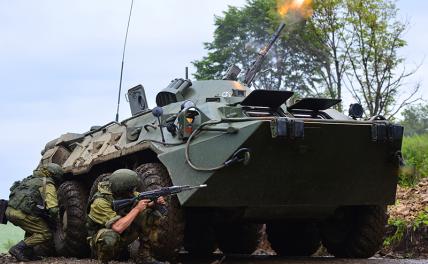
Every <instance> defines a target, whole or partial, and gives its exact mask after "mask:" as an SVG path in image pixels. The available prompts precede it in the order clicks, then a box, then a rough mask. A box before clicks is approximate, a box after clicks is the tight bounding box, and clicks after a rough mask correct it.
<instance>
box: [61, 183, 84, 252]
mask: <svg viewBox="0 0 428 264" xmlns="http://www.w3.org/2000/svg"><path fill="white" fill-rule="evenodd" d="M87 198H88V194H87V190H86V189H85V188H84V187H83V185H82V184H81V183H79V182H77V181H66V182H64V183H63V184H61V186H60V187H59V189H58V204H59V216H60V221H59V222H58V224H57V229H56V230H55V233H54V243H55V249H56V251H57V254H58V255H59V256H71V257H88V256H89V246H88V243H87V242H86V236H87V232H86V229H85V228H82V227H84V226H85V224H86V210H85V209H86V203H87Z"/></svg>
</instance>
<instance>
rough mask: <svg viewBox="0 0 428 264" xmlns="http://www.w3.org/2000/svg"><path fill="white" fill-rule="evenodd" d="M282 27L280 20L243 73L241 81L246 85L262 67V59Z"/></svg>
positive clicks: (283, 24) (283, 25)
mask: <svg viewBox="0 0 428 264" xmlns="http://www.w3.org/2000/svg"><path fill="white" fill-rule="evenodd" d="M284 28H285V23H284V22H282V23H281V24H280V25H279V27H278V29H277V30H276V31H275V33H274V34H273V36H272V38H271V39H270V41H269V42H268V44H267V45H266V46H265V47H264V48H263V49H261V50H260V52H259V55H258V56H257V59H256V60H255V61H254V62H253V64H252V65H251V67H250V68H249V69H248V71H247V72H246V73H245V79H244V82H243V83H244V84H245V85H247V86H248V87H251V84H252V82H253V80H254V78H255V77H256V75H257V73H258V72H259V71H260V70H261V68H262V64H263V61H264V59H265V58H266V55H267V53H268V52H269V50H270V49H271V48H272V46H273V44H274V43H275V42H276V40H277V39H278V38H279V36H280V35H281V32H282V30H283V29H284Z"/></svg>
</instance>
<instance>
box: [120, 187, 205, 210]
mask: <svg viewBox="0 0 428 264" xmlns="http://www.w3.org/2000/svg"><path fill="white" fill-rule="evenodd" d="M205 187H207V185H206V184H203V185H198V186H190V185H183V186H171V187H163V188H161V189H158V190H152V191H146V192H142V193H140V194H139V195H138V196H136V197H134V198H129V199H121V200H114V201H113V210H115V211H118V210H120V209H123V208H125V207H127V206H129V205H132V204H134V203H135V202H137V201H140V200H144V199H148V200H151V201H156V200H157V199H158V198H159V197H161V196H164V197H165V196H170V195H176V194H179V193H181V192H185V191H190V190H193V189H199V188H205ZM157 210H159V211H160V212H161V213H162V214H165V213H166V208H165V207H161V206H159V207H158V208H157Z"/></svg>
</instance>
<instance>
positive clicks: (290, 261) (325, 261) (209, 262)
mask: <svg viewBox="0 0 428 264" xmlns="http://www.w3.org/2000/svg"><path fill="white" fill-rule="evenodd" d="M0 263H18V262H16V261H14V259H13V258H12V257H10V256H7V255H1V256H0ZM27 263H30V264H47V263H49V264H96V263H99V262H97V261H95V260H90V259H74V258H47V259H44V260H42V261H32V262H27ZM110 263H111V264H129V263H132V262H117V261H112V262H110ZM179 263H181V264H428V259H419V260H416V259H380V258H372V259H364V260H361V259H357V260H355V259H353V260H350V259H335V258H279V257H275V256H269V257H265V256H263V257H261V256H251V257H238V256H237V257H227V258H223V257H220V256H219V257H215V258H211V259H192V258H189V257H182V259H181V260H180V262H179Z"/></svg>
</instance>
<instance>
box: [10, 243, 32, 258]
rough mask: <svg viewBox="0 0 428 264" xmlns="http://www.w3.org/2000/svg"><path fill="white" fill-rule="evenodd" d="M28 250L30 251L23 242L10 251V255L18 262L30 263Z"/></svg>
mask: <svg viewBox="0 0 428 264" xmlns="http://www.w3.org/2000/svg"><path fill="white" fill-rule="evenodd" d="M26 250H28V246H27V244H25V242H24V241H22V240H21V241H20V242H19V243H18V244H16V245H15V246H13V247H11V248H10V249H9V254H11V255H12V256H14V257H15V258H16V260H18V261H24V262H25V261H30V258H28V256H27V255H26V254H25V251H26Z"/></svg>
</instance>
